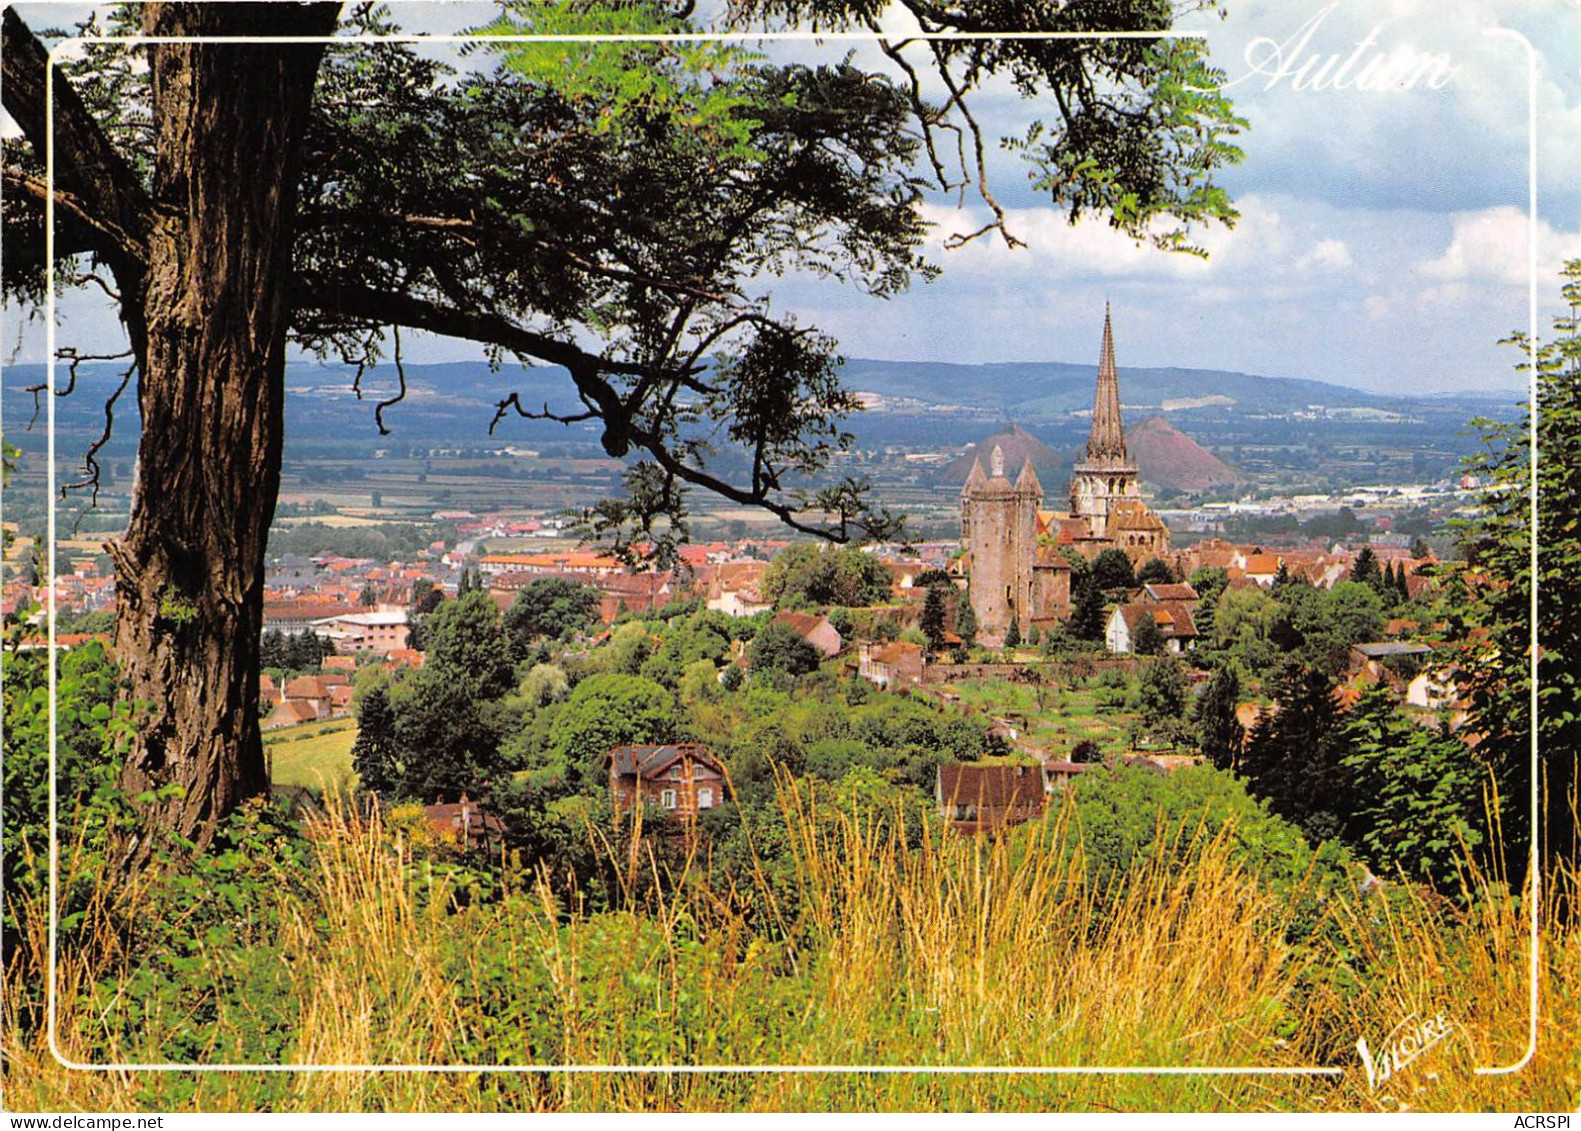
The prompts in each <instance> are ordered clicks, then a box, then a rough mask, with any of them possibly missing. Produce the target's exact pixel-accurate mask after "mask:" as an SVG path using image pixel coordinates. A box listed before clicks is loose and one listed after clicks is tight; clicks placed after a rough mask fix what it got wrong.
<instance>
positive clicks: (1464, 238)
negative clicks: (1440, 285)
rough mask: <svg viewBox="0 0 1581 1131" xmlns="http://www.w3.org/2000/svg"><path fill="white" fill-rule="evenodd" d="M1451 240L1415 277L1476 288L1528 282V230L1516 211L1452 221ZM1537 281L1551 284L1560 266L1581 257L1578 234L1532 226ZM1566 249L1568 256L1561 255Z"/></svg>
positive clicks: (1463, 216) (1540, 224) (1459, 216)
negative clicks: (1580, 255)
mask: <svg viewBox="0 0 1581 1131" xmlns="http://www.w3.org/2000/svg"><path fill="white" fill-rule="evenodd" d="M1454 224H1455V227H1454V234H1453V235H1452V236H1451V238H1450V241H1449V246H1448V247H1447V248H1445V249H1444V252H1443V254H1442V255H1439V256H1437V257H1436V258H1434V259H1429V260H1427V261H1425V262H1423V263H1419V264H1418V265H1417V267H1416V272H1417V274H1419V275H1422V276H1424V277H1425V278H1429V279H1440V280H1444V281H1446V282H1449V281H1455V282H1468V283H1481V284H1524V283H1525V282H1526V281H1527V279H1528V278H1529V258H1528V256H1529V251H1530V239H1531V236H1532V231H1533V230H1532V226H1531V224H1530V222H1529V220H1528V217H1527V214H1526V213H1525V212H1524V211H1522V210H1521V209H1519V208H1512V207H1499V208H1485V209H1482V210H1481V211H1478V212H1463V213H1459V214H1457V215H1456V216H1455V217H1454ZM1536 237H1537V275H1538V278H1539V279H1540V280H1541V279H1552V278H1553V277H1554V276H1556V275H1557V274H1558V273H1559V268H1560V265H1561V263H1562V262H1563V261H1564V260H1565V259H1566V258H1568V257H1572V256H1574V255H1576V254H1577V253H1578V251H1581V233H1560V232H1556V231H1554V229H1553V228H1552V227H1550V226H1549V225H1548V223H1547V222H1546V221H1543V220H1541V219H1539V220H1538V221H1537V225H1536ZM1567 249H1568V250H1567Z"/></svg>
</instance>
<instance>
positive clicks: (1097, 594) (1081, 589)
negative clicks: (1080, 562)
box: [1067, 575, 1104, 641]
mask: <svg viewBox="0 0 1581 1131" xmlns="http://www.w3.org/2000/svg"><path fill="white" fill-rule="evenodd" d="M1103 608H1104V605H1103V590H1102V589H1100V588H1099V587H1098V585H1097V583H1096V582H1094V581H1093V580H1092V578H1091V577H1090V576H1085V575H1084V576H1083V577H1082V578H1081V580H1080V581H1078V582H1074V583H1073V586H1072V589H1071V614H1070V623H1069V625H1068V626H1067V627H1069V629H1070V634H1071V635H1072V636H1074V637H1075V638H1076V639H1077V640H1088V641H1093V640H1102V639H1103V624H1104V616H1103Z"/></svg>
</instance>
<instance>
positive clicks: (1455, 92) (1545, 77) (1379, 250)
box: [23, 0, 1581, 392]
mask: <svg viewBox="0 0 1581 1131" xmlns="http://www.w3.org/2000/svg"><path fill="white" fill-rule="evenodd" d="M39 7H40V6H38V5H26V6H25V8H26V11H25V12H24V15H25V17H26V18H29V19H32V20H33V22H34V23H35V25H42V24H43V23H45V22H47V21H45V20H44V19H41V18H38V16H39V14H40V13H39ZM79 8H80V6H79V5H70V6H61V7H60V8H58V9H57V12H56V13H55V14H54V15H55V19H54V22H59V23H64V22H66V18H65V17H67V16H68V15H69V14H71V13H73V12H74V11H76V10H78V9H79ZM1228 8H1229V11H1228V15H1227V16H1226V17H1225V18H1223V19H1220V18H1218V17H1217V16H1216V15H1212V14H1197V15H1193V16H1190V17H1188V18H1187V20H1186V22H1185V23H1184V24H1183V25H1182V26H1183V27H1186V28H1189V29H1191V30H1193V31H1199V30H1200V31H1201V32H1202V33H1203V34H1204V35H1206V36H1207V37H1208V40H1209V43H1210V46H1211V49H1212V52H1213V56H1214V62H1215V64H1216V65H1217V66H1218V67H1219V68H1221V69H1222V70H1223V71H1224V72H1225V73H1226V76H1227V81H1228V82H1229V83H1230V84H1231V94H1232V96H1233V97H1234V99H1235V103H1236V108H1237V111H1238V112H1239V113H1240V114H1241V115H1242V116H1243V117H1245V118H1246V119H1247V120H1248V121H1249V123H1250V128H1249V129H1248V131H1247V132H1246V133H1245V134H1244V135H1243V136H1242V137H1241V138H1240V139H1239V144H1240V145H1241V147H1242V148H1243V149H1244V150H1245V153H1246V157H1245V160H1244V162H1243V163H1242V164H1241V165H1239V166H1238V167H1236V168H1234V169H1232V170H1230V171H1229V172H1228V173H1227V174H1226V175H1225V176H1224V177H1223V182H1224V184H1225V185H1226V187H1227V188H1229V189H1230V191H1231V192H1232V194H1233V195H1234V197H1235V201H1236V206H1237V208H1238V209H1239V211H1240V213H1241V218H1240V220H1239V222H1238V223H1237V224H1236V226H1235V228H1234V229H1233V230H1225V229H1223V228H1215V229H1209V230H1206V231H1205V232H1203V233H1202V234H1201V236H1200V240H1199V242H1201V243H1202V244H1203V246H1205V247H1206V248H1207V249H1208V250H1209V252H1210V255H1209V257H1208V259H1207V260H1206V261H1204V260H1199V259H1195V258H1191V257H1186V256H1181V255H1171V254H1168V253H1164V252H1159V251H1154V250H1151V249H1149V248H1145V247H1138V246H1136V245H1135V244H1133V243H1132V242H1131V241H1129V240H1127V239H1125V238H1123V237H1121V236H1118V235H1116V234H1115V233H1113V232H1112V231H1111V230H1110V229H1109V228H1107V227H1106V226H1105V225H1103V224H1102V223H1101V222H1096V223H1091V224H1087V223H1084V224H1082V225H1080V226H1076V227H1072V226H1070V225H1068V224H1066V223H1065V222H1064V221H1063V219H1062V218H1061V217H1060V216H1059V215H1058V214H1057V213H1055V212H1054V211H1052V210H1051V209H1049V208H1046V207H1043V206H1042V205H1041V203H1040V202H1039V201H1038V199H1036V198H1035V197H1034V196H1033V195H1032V194H1031V192H1030V190H1028V189H1026V188H1025V187H1024V186H1025V177H1024V175H1023V174H1022V172H1021V170H1019V169H1018V168H1017V167H1016V165H1015V163H1014V162H1013V160H1012V159H1010V158H1009V157H1008V156H1003V157H1001V156H996V157H995V159H994V175H995V187H996V191H997V192H998V194H999V196H1000V198H1001V200H1002V201H1004V202H1005V203H1007V204H1008V205H1010V207H1011V224H1012V229H1013V230H1014V231H1015V233H1016V234H1017V235H1018V236H1019V237H1020V238H1021V239H1023V240H1025V241H1026V243H1027V245H1028V246H1027V247H1025V248H1020V249H1015V250H1011V249H1008V248H1006V247H1004V246H1003V245H1002V244H1001V243H996V242H993V241H990V240H986V239H982V240H978V241H975V242H973V243H971V244H969V245H967V246H966V247H965V248H963V249H960V250H956V251H946V250H944V248H943V246H942V245H943V240H944V238H945V237H946V236H947V235H949V234H950V233H952V232H955V231H961V230H970V229H972V228H974V227H976V226H977V225H978V224H980V223H981V221H982V219H983V216H982V214H981V211H980V209H979V210H973V209H972V208H971V207H969V206H968V208H967V209H966V210H965V211H961V210H958V209H957V208H955V207H953V206H951V205H949V204H946V203H945V202H940V203H938V204H936V205H930V211H929V214H930V217H931V218H932V219H934V220H936V221H937V226H936V227H935V229H934V241H935V245H936V246H935V247H934V248H933V253H934V254H933V258H934V259H935V261H936V262H938V263H939V264H940V265H941V266H942V267H943V268H944V274H943V277H942V278H941V279H939V280H938V281H936V282H934V283H931V284H927V285H919V286H917V287H915V288H914V289H913V290H911V291H910V292H909V293H907V294H905V295H903V296H901V297H899V298H896V299H892V300H889V301H887V302H881V301H878V300H872V299H866V298H863V297H861V296H859V295H856V294H853V293H851V292H849V291H846V290H841V289H838V288H835V287H832V286H828V285H824V284H812V283H805V282H794V281H793V282H790V283H787V284H785V285H783V286H781V287H780V288H779V289H778V290H777V291H776V292H775V300H776V302H777V303H778V304H779V305H780V306H782V307H784V308H788V309H792V310H795V311H796V312H797V313H798V314H800V315H802V316H804V317H805V318H806V319H807V320H810V321H813V322H815V323H817V324H819V325H821V326H823V327H824V328H826V329H828V330H830V331H831V332H833V333H834V334H835V335H836V336H837V337H838V338H839V339H840V342H841V346H842V349H843V350H844V352H846V353H847V354H848V355H851V356H865V357H879V358H893V359H937V360H953V361H966V362H980V361H1012V360H1014V361H1035V360H1059V361H1076V362H1083V361H1089V360H1095V359H1096V354H1097V348H1098V334H1099V328H1100V324H1101V319H1102V311H1103V305H1104V302H1105V301H1108V302H1110V303H1112V304H1113V308H1114V319H1115V331H1116V339H1117V347H1118V353H1119V361H1120V364H1121V367H1122V369H1123V368H1124V367H1125V366H1126V365H1149V366H1154V365H1174V366H1183V367H1191V368H1216V369H1232V370H1241V371H1245V372H1252V373H1260V374H1265V375H1269V376H1279V377H1306V378H1315V379H1318V380H1324V381H1331V382H1335V383H1338V384H1344V385H1354V386H1358V387H1361V388H1366V389H1372V390H1379V391H1410V392H1435V391H1461V390H1471V389H1488V390H1493V389H1514V388H1518V387H1519V386H1520V385H1521V378H1520V377H1519V376H1518V375H1517V374H1516V373H1515V371H1514V369H1513V365H1512V361H1513V358H1512V354H1511V351H1510V350H1509V349H1508V348H1507V347H1504V348H1501V347H1499V346H1497V345H1496V342H1497V341H1498V339H1499V338H1501V337H1503V336H1505V335H1506V334H1507V333H1509V332H1510V331H1511V330H1514V329H1518V328H1523V327H1525V325H1526V324H1527V295H1528V285H1529V283H1528V281H1529V278H1530V276H1529V273H1528V271H1527V261H1528V238H1529V234H1530V233H1531V232H1532V230H1533V227H1532V225H1531V224H1530V223H1529V220H1528V215H1527V206H1528V192H1529V187H1530V182H1529V178H1528V138H1529V130H1528V106H1529V103H1530V102H1531V101H1532V100H1534V101H1535V113H1536V123H1537V129H1536V134H1537V168H1538V174H1537V191H1538V213H1539V214H1538V219H1537V223H1536V225H1535V240H1536V259H1537V264H1538V275H1537V281H1538V288H1537V294H1538V298H1539V303H1540V306H1539V310H1540V322H1539V325H1540V326H1546V324H1547V322H1548V320H1549V318H1550V317H1551V316H1552V314H1553V313H1555V309H1556V308H1555V302H1554V297H1553V296H1554V295H1555V294H1556V290H1557V281H1556V280H1557V270H1558V267H1559V265H1560V264H1561V263H1562V262H1563V261H1564V260H1565V259H1567V258H1575V257H1581V143H1578V139H1581V3H1578V2H1577V0H1420V2H1418V0H1337V2H1327V0H1324V2H1313V3H1307V2H1305V0H1228ZM398 9H399V16H400V18H401V20H402V22H403V23H404V24H405V26H408V27H411V28H414V29H421V30H435V31H437V30H453V29H458V28H460V27H462V26H465V25H466V24H467V23H468V22H472V19H474V18H475V17H476V14H477V13H478V12H479V10H480V9H479V8H478V7H477V6H476V5H441V4H402V5H398ZM1500 29H1505V30H1502V31H1501V30H1500ZM848 48H849V44H840V45H834V46H828V47H825V48H822V49H817V48H802V49H799V52H800V53H801V54H803V55H804V56H806V55H808V54H810V53H812V52H816V51H818V50H822V53H823V54H822V57H825V58H838V57H839V55H841V54H843V53H844V52H845V51H846V50H847V49H848ZM1353 55H1354V56H1355V61H1354V62H1353V63H1352V64H1351V67H1350V69H1349V72H1348V77H1349V78H1350V79H1352V80H1353V79H1354V78H1355V76H1356V75H1357V74H1359V73H1361V72H1362V70H1363V69H1364V68H1366V67H1367V65H1368V64H1372V68H1371V73H1372V74H1374V75H1378V74H1388V75H1392V76H1402V75H1407V74H1414V75H1415V76H1416V78H1415V79H1414V81H1409V82H1400V81H1394V82H1381V83H1377V84H1370V85H1372V86H1373V88H1369V89H1358V84H1356V83H1355V82H1354V81H1350V82H1345V83H1341V84H1336V83H1335V82H1334V81H1333V80H1334V78H1335V76H1336V75H1337V74H1338V72H1339V67H1340V64H1342V63H1343V62H1345V61H1346V60H1347V59H1350V58H1351V57H1352V56H1353ZM1374 60H1376V62H1374ZM1529 60H1530V62H1529ZM1320 75H1323V76H1326V78H1327V80H1328V81H1326V82H1317V83H1314V81H1313V79H1314V78H1317V77H1319V76H1320ZM1314 87H1321V89H1314ZM984 111H985V112H984V113H983V114H982V116H983V118H984V120H985V122H990V123H993V124H996V125H997V126H998V127H1000V128H1004V129H1008V130H1010V131H1014V130H1015V129H1017V128H1019V127H1020V126H1022V125H1024V124H1025V122H1026V121H1027V120H1030V119H1031V118H1034V117H1040V116H1042V117H1046V116H1050V115H1051V113H1052V108H1051V107H1050V106H1044V105H1039V104H1037V103H1022V102H1021V101H1020V100H1018V99H1016V98H1014V97H1008V96H1007V97H989V98H987V99H986V100H985V103H984ZM74 315H75V318H74V321H75V322H76V325H77V327H78V328H79V329H85V327H84V320H85V319H86V318H87V317H88V315H87V312H86V310H85V309H84V308H82V307H80V306H78V307H76V308H75V309H74ZM94 320H95V321H100V322H101V325H102V316H100V317H99V318H98V319H94ZM93 336H95V337H97V336H98V335H96V334H95V335H93ZM33 353H34V350H33V349H31V348H29V349H26V350H24V351H23V356H27V355H31V354H33ZM409 353H410V355H411V356H412V357H413V359H414V360H447V359H452V358H460V357H472V356H477V354H476V351H475V350H474V349H472V348H471V347H469V346H467V345H465V344H463V343H455V342H450V341H445V340H442V339H434V338H427V339H422V340H419V341H417V342H416V343H415V344H411V345H410V349H409Z"/></svg>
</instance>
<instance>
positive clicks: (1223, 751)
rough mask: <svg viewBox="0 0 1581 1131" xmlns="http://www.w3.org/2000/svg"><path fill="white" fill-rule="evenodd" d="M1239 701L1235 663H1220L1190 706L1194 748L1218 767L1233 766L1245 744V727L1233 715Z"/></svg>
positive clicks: (1227, 767) (1238, 685)
mask: <svg viewBox="0 0 1581 1131" xmlns="http://www.w3.org/2000/svg"><path fill="white" fill-rule="evenodd" d="M1240 703H1241V679H1240V676H1239V674H1238V673H1237V672H1236V670H1235V665H1234V664H1230V663H1226V664H1222V665H1220V667H1219V668H1218V670H1217V671H1215V672H1214V673H1213V677H1212V678H1211V679H1209V680H1208V684H1207V686H1206V687H1205V688H1203V690H1202V694H1201V695H1200V696H1198V698H1197V701H1196V704H1195V706H1194V707H1193V716H1194V721H1195V722H1196V724H1197V747H1198V749H1200V750H1201V751H1202V756H1203V757H1205V758H1206V759H1207V760H1208V762H1209V763H1210V764H1211V765H1213V766H1214V767H1216V768H1217V769H1220V770H1233V769H1235V768H1237V766H1238V764H1239V762H1240V758H1241V749H1242V747H1243V746H1244V745H1245V743H1246V728H1245V727H1243V726H1241V723H1240V720H1239V719H1238V718H1236V716H1235V711H1236V708H1237V707H1239V706H1240Z"/></svg>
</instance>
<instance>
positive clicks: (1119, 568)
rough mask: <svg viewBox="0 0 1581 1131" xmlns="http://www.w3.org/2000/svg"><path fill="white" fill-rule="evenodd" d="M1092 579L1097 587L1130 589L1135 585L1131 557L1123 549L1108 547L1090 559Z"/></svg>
mask: <svg viewBox="0 0 1581 1131" xmlns="http://www.w3.org/2000/svg"><path fill="white" fill-rule="evenodd" d="M1092 579H1093V582H1094V583H1095V584H1096V585H1097V586H1098V588H1099V589H1101V590H1104V591H1106V592H1107V591H1108V590H1111V589H1130V588H1132V587H1133V586H1135V585H1136V575H1135V574H1134V573H1133V572H1132V571H1131V559H1130V558H1128V557H1126V556H1125V551H1124V550H1119V549H1115V548H1114V547H1112V546H1111V547H1110V548H1109V549H1107V550H1105V551H1103V552H1102V553H1101V554H1099V555H1098V556H1097V557H1096V558H1094V559H1093V560H1092Z"/></svg>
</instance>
